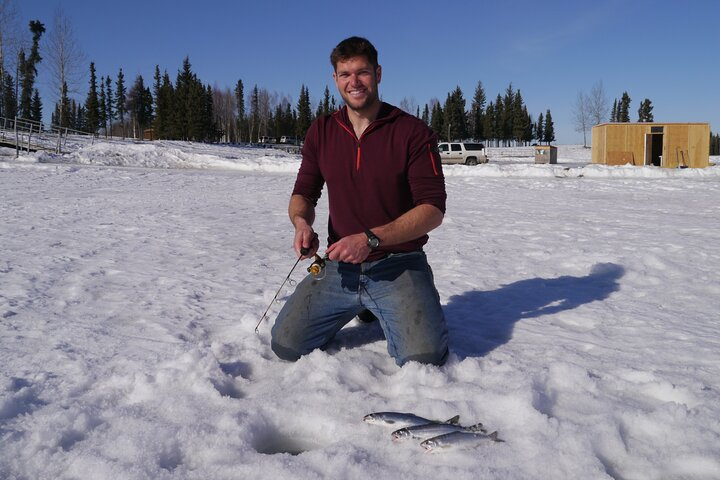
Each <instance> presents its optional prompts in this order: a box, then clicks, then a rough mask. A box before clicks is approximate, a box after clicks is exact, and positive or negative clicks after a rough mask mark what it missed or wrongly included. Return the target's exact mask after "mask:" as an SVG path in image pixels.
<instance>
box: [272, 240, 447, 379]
mask: <svg viewBox="0 0 720 480" xmlns="http://www.w3.org/2000/svg"><path fill="white" fill-rule="evenodd" d="M325 270H326V272H325V277H324V278H322V279H320V280H318V279H316V278H314V277H312V276H311V275H308V276H307V277H305V279H303V281H302V282H300V283H299V284H298V286H297V288H296V289H295V292H294V293H293V294H292V295H291V296H290V298H289V299H288V301H287V302H286V303H285V305H284V306H283V308H282V310H281V311H280V313H279V314H278V317H277V319H276V320H275V325H274V326H273V328H272V349H273V351H274V352H275V354H276V355H277V356H278V357H280V358H282V359H284V360H291V361H295V360H297V359H299V358H300V357H301V356H302V355H305V354H307V353H310V352H311V351H313V350H315V349H316V348H321V347H324V346H325V345H327V344H328V343H329V342H330V341H331V340H332V339H333V337H334V336H335V334H336V333H337V332H338V331H339V330H340V329H341V328H342V327H343V326H345V324H347V323H348V322H350V321H351V320H352V319H353V318H354V317H355V316H356V315H357V314H358V313H360V312H362V311H363V310H365V309H367V310H370V311H371V312H372V313H373V314H375V316H376V317H377V318H378V320H379V322H380V326H381V327H382V329H383V332H384V333H385V338H386V339H387V349H388V353H390V355H391V356H392V357H393V358H395V363H397V364H398V365H403V364H404V363H405V362H408V361H417V362H421V363H430V364H434V365H442V364H443V363H445V360H446V359H447V354H448V333H447V324H446V323H445V316H444V314H443V311H442V307H441V306H440V297H439V295H438V293H437V290H436V289H435V284H434V283H433V274H432V270H431V269H430V265H428V263H427V258H426V257H425V253H424V252H422V251H417V252H411V253H398V254H391V255H389V256H387V257H386V258H383V259H381V260H378V261H375V262H366V263H361V264H351V263H343V262H332V261H327V262H326V266H325Z"/></svg>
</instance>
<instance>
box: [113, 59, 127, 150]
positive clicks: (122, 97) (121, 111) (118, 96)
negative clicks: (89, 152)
mask: <svg viewBox="0 0 720 480" xmlns="http://www.w3.org/2000/svg"><path fill="white" fill-rule="evenodd" d="M126 102H127V88H125V75H123V71H122V68H121V69H120V70H119V71H118V76H117V80H116V81H115V108H116V110H117V115H118V120H120V128H121V130H122V137H123V138H125V137H126V136H127V132H126V131H125V112H127V108H126V105H125V104H126Z"/></svg>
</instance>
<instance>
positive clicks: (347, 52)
mask: <svg viewBox="0 0 720 480" xmlns="http://www.w3.org/2000/svg"><path fill="white" fill-rule="evenodd" d="M360 56H362V57H365V58H367V60H368V62H370V64H371V65H372V66H373V67H374V68H377V67H378V52H377V50H376V49H375V47H374V46H373V44H372V43H370V40H368V39H367V38H363V37H350V38H346V39H345V40H343V41H342V42H340V43H338V44H337V46H336V47H335V48H334V49H333V51H332V53H330V63H331V64H332V66H333V69H334V70H337V64H338V62H340V61H345V60H349V59H351V58H353V57H360Z"/></svg>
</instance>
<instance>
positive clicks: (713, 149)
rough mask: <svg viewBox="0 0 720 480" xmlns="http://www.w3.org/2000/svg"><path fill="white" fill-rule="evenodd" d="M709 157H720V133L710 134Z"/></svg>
mask: <svg viewBox="0 0 720 480" xmlns="http://www.w3.org/2000/svg"><path fill="white" fill-rule="evenodd" d="M710 155H720V133H716V134H713V133H712V132H710Z"/></svg>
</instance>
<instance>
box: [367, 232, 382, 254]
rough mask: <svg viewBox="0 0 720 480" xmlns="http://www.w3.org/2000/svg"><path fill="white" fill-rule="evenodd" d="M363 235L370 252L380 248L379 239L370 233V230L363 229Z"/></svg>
mask: <svg viewBox="0 0 720 480" xmlns="http://www.w3.org/2000/svg"><path fill="white" fill-rule="evenodd" d="M365 235H367V237H368V239H367V246H368V247H370V250H375V249H376V248H378V247H379V246H380V239H379V238H378V237H377V235H375V234H374V233H373V232H371V231H370V229H368V228H366V229H365Z"/></svg>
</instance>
